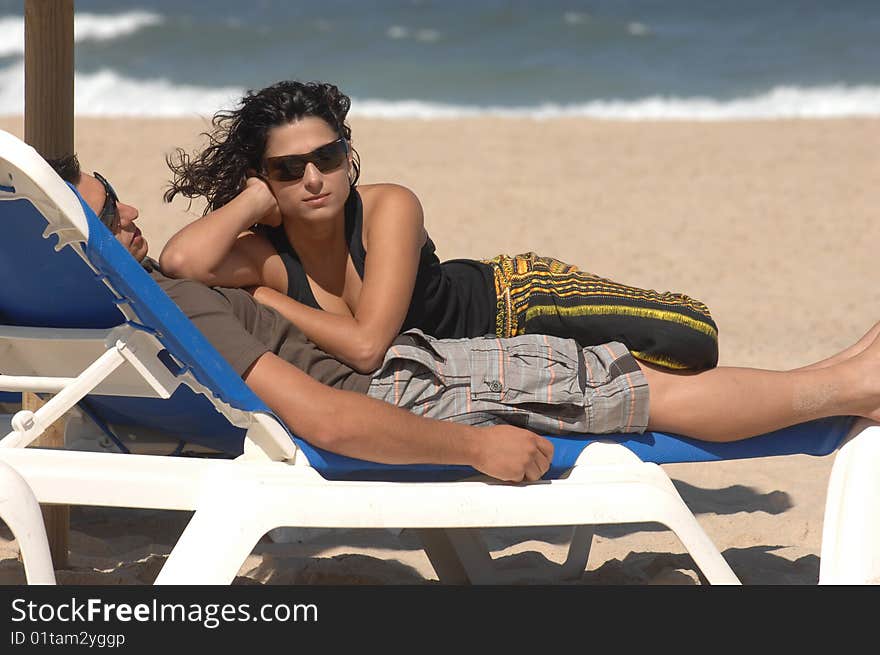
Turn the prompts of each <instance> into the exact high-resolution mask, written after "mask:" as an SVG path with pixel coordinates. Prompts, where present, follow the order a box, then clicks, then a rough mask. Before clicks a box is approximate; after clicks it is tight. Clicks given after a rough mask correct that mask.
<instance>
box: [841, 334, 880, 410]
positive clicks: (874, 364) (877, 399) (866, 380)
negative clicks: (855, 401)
mask: <svg viewBox="0 0 880 655" xmlns="http://www.w3.org/2000/svg"><path fill="white" fill-rule="evenodd" d="M875 328H877V326H874V328H872V331H874V329H875ZM869 334H870V333H869ZM866 336H867V335H866ZM852 363H853V364H855V365H857V366H858V375H859V378H860V380H859V381H858V382H857V384H858V385H859V386H861V385H864V388H865V391H866V398H865V402H864V412H859V415H860V416H864V417H865V418H869V419H871V420H872V421H878V422H880V336H875V338H874V340H873V341H872V342H871V343H870V344H869V345H868V346H866V347H865V349H864V350H862V352H860V353H859V354H858V355H856V356H855V357H854V358H853V359H852ZM844 365H846V363H844Z"/></svg>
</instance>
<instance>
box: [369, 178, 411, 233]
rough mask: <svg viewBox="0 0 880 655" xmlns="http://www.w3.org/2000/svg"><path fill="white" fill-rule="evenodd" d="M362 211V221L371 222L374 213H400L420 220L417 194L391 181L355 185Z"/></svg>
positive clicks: (383, 214) (385, 214)
mask: <svg viewBox="0 0 880 655" xmlns="http://www.w3.org/2000/svg"><path fill="white" fill-rule="evenodd" d="M357 190H358V193H359V194H360V197H361V203H362V205H363V211H364V221H365V222H366V223H369V222H371V219H372V218H373V216H374V215H381V216H383V217H384V216H388V215H389V214H392V215H398V214H399V215H401V216H404V217H409V218H415V219H417V220H418V221H419V222H421V220H422V204H421V203H420V202H419V198H418V196H417V195H416V194H415V193H414V192H413V191H412V190H411V189H408V188H407V187H405V186H402V185H400V184H394V183H392V182H383V183H380V184H365V185H362V186H358V187H357Z"/></svg>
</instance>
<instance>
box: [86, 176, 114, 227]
mask: <svg viewBox="0 0 880 655" xmlns="http://www.w3.org/2000/svg"><path fill="white" fill-rule="evenodd" d="M92 175H94V176H95V179H96V180H98V182H100V183H101V184H102V185H104V193H106V194H107V197H106V198H104V206H103V207H101V213H100V214H98V218H99V219H101V222H102V223H103V224H104V225H106V226H107V229H108V230H110V231H111V232H113V233H114V234H115V232H116V228H117V227H118V226H119V209H118V208H117V207H116V203H117V202H119V196H117V195H116V191H114V190H113V187H112V186H110V183H109V182H108V181H107V180H106V178H105V177H104V176H103V175H101V174H100V173H98V172H97V171H94V172H93V173H92Z"/></svg>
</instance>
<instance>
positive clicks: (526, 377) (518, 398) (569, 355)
mask: <svg viewBox="0 0 880 655" xmlns="http://www.w3.org/2000/svg"><path fill="white" fill-rule="evenodd" d="M470 377H471V397H472V398H473V399H474V400H489V401H494V402H499V403H504V404H511V405H518V404H525V403H542V404H550V405H583V402H584V394H583V385H582V378H583V374H582V373H581V365H580V359H579V357H578V349H577V345H576V344H575V343H574V342H573V341H569V340H567V339H557V338H554V337H540V336H536V335H523V336H521V337H514V338H513V339H505V340H503V341H502V340H499V339H485V340H481V341H480V342H478V343H476V344H474V345H473V346H472V347H471V349H470Z"/></svg>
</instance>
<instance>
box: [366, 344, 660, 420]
mask: <svg viewBox="0 0 880 655" xmlns="http://www.w3.org/2000/svg"><path fill="white" fill-rule="evenodd" d="M401 341H405V342H408V343H395V344H394V345H392V346H391V347H390V348H389V349H388V352H387V353H386V354H385V359H384V361H383V363H382V366H381V367H380V368H379V370H378V371H377V372H376V373H375V374H374V375H373V381H372V382H371V384H370V388H369V390H368V392H367V393H368V395H369V396H371V397H372V398H377V399H379V400H383V401H385V402H388V403H391V404H393V405H397V406H398V407H402V408H404V409H408V410H410V411H411V412H413V413H415V414H419V415H422V416H427V417H430V418H435V419H442V420H450V421H455V422H456V423H466V424H469V425H494V424H498V423H510V424H513V425H518V426H521V427H525V428H528V429H530V430H533V431H535V432H539V433H542V434H567V433H569V434H571V433H586V434H607V433H612V432H638V433H641V432H644V431H645V428H646V427H647V425H648V383H647V380H646V379H645V375H644V373H642V370H641V369H640V368H639V365H638V364H637V363H636V360H635V359H634V358H633V356H632V355H631V354H630V352H629V351H628V350H627V349H626V347H625V346H624V345H623V344H621V343H617V342H612V343H607V344H602V345H599V346H590V347H587V348H581V347H579V346H578V344H577V343H576V342H575V341H574V340H572V339H561V338H559V337H552V336H546V335H541V334H524V335H520V336H516V337H511V338H507V339H499V338H497V337H494V336H487V337H477V338H474V339H442V340H440V339H435V338H433V337H430V336H428V335H426V334H424V333H423V332H421V331H420V330H408V331H407V332H405V333H404V335H403V339H401Z"/></svg>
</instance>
